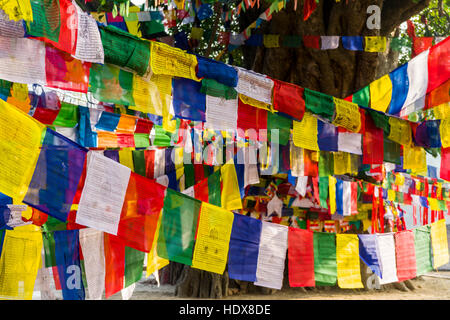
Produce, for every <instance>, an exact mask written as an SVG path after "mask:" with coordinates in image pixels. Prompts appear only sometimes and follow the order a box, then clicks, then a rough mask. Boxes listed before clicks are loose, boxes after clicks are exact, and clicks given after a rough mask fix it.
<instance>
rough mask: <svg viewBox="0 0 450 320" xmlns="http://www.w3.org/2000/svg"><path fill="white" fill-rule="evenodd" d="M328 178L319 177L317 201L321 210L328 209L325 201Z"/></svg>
mask: <svg viewBox="0 0 450 320" xmlns="http://www.w3.org/2000/svg"><path fill="white" fill-rule="evenodd" d="M328 182H329V179H328V177H319V199H320V206H321V207H322V208H325V209H328V204H327V199H328Z"/></svg>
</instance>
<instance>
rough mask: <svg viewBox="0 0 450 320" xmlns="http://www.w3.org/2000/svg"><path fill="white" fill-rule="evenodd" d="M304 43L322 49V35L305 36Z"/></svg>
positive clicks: (308, 46)
mask: <svg viewBox="0 0 450 320" xmlns="http://www.w3.org/2000/svg"><path fill="white" fill-rule="evenodd" d="M303 44H304V45H305V47H307V48H314V49H320V36H303Z"/></svg>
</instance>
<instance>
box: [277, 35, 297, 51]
mask: <svg viewBox="0 0 450 320" xmlns="http://www.w3.org/2000/svg"><path fill="white" fill-rule="evenodd" d="M301 46H302V37H301V36H282V37H281V47H286V48H299V47H301Z"/></svg>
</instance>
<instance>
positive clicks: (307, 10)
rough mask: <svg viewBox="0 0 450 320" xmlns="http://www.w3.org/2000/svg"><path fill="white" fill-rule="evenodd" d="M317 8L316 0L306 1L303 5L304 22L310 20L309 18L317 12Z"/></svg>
mask: <svg viewBox="0 0 450 320" xmlns="http://www.w3.org/2000/svg"><path fill="white" fill-rule="evenodd" d="M316 8H317V3H316V0H305V3H304V4H303V20H304V21H306V20H308V18H309V17H310V16H311V14H312V13H313V12H314V11H315V10H316Z"/></svg>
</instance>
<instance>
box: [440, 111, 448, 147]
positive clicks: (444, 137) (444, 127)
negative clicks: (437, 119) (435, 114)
mask: <svg viewBox="0 0 450 320" xmlns="http://www.w3.org/2000/svg"><path fill="white" fill-rule="evenodd" d="M439 133H440V135H441V143H442V148H448V147H450V118H446V119H443V120H441V125H440V126H439Z"/></svg>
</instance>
